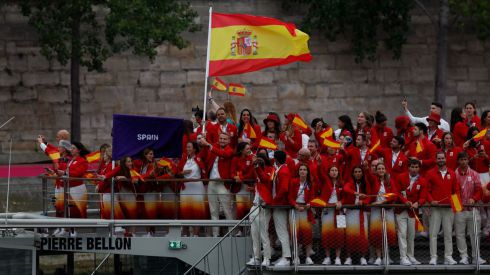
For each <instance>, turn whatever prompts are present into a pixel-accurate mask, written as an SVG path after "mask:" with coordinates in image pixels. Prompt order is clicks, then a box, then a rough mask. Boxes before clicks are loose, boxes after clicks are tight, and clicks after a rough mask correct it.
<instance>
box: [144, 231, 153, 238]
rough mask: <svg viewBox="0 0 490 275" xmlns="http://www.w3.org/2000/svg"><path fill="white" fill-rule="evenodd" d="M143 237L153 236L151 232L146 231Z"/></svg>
mask: <svg viewBox="0 0 490 275" xmlns="http://www.w3.org/2000/svg"><path fill="white" fill-rule="evenodd" d="M145 237H147V238H151V237H153V233H151V232H148V233H146V235H145Z"/></svg>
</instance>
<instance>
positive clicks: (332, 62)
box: [298, 49, 354, 69]
mask: <svg viewBox="0 0 490 275" xmlns="http://www.w3.org/2000/svg"><path fill="white" fill-rule="evenodd" d="M310 50H311V49H310ZM346 56H347V58H348V57H350V59H351V60H354V57H353V56H352V55H346ZM336 58H337V57H336V56H335V55H331V54H317V55H314V57H313V60H311V61H310V62H299V63H298V64H299V68H300V69H334V68H336V64H337V63H336ZM351 62H353V61H349V62H348V64H351Z"/></svg>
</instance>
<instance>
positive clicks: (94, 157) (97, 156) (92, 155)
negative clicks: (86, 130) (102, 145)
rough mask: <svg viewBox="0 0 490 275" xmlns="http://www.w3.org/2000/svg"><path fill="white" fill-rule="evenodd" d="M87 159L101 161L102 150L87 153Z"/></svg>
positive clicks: (88, 160)
mask: <svg viewBox="0 0 490 275" xmlns="http://www.w3.org/2000/svg"><path fill="white" fill-rule="evenodd" d="M85 159H86V160H87V162H88V163H93V162H97V161H100V151H95V152H92V153H90V154H88V155H86V156H85Z"/></svg>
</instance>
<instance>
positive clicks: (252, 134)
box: [243, 123, 257, 138]
mask: <svg viewBox="0 0 490 275" xmlns="http://www.w3.org/2000/svg"><path fill="white" fill-rule="evenodd" d="M243 131H245V134H247V137H248V138H256V137H257V134H256V133H255V130H254V127H252V125H250V123H247V124H245V127H244V128H243Z"/></svg>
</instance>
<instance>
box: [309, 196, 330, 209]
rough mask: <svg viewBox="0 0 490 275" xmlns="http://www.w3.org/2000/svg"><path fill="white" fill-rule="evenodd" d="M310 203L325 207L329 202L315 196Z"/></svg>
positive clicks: (314, 205)
mask: <svg viewBox="0 0 490 275" xmlns="http://www.w3.org/2000/svg"><path fill="white" fill-rule="evenodd" d="M310 205H311V206H313V207H325V206H327V203H326V202H325V201H324V200H322V199H320V198H315V199H313V200H311V201H310Z"/></svg>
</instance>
